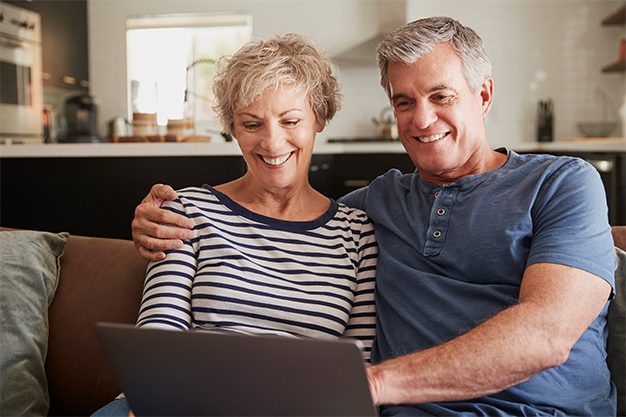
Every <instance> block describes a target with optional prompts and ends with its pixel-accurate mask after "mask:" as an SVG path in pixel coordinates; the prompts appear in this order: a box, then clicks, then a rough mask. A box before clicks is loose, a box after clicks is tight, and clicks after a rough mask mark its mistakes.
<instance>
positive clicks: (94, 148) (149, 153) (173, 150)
mask: <svg viewBox="0 0 626 417" xmlns="http://www.w3.org/2000/svg"><path fill="white" fill-rule="evenodd" d="M491 146H492V147H494V148H495V147H499V146H498V145H497V144H495V145H494V144H491ZM507 147H508V148H509V149H512V150H514V151H516V152H546V153H549V152H626V139H625V138H602V139H574V140H567V141H557V142H522V143H517V144H508V145H507ZM403 152H405V151H404V148H403V147H402V144H401V143H400V142H342V143H322V142H320V143H316V145H315V148H314V150H313V153H314V154H342V153H403ZM239 155H241V151H240V150H239V147H238V146H237V144H236V143H235V142H221V143H210V142H189V143H184V142H181V143H175V142H163V143H55V144H34V145H27V144H15V145H0V157H2V158H88V157H168V156H239Z"/></svg>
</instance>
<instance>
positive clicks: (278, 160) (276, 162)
mask: <svg viewBox="0 0 626 417" xmlns="http://www.w3.org/2000/svg"><path fill="white" fill-rule="evenodd" d="M290 156H291V153H288V154H287V155H285V156H281V157H279V158H267V157H265V156H262V157H261V158H263V162H265V163H266V164H268V165H280V164H282V163H283V162H285V161H286V160H287V159H289V157H290Z"/></svg>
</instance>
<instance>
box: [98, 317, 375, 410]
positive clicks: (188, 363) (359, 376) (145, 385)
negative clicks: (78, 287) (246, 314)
mask: <svg viewBox="0 0 626 417" xmlns="http://www.w3.org/2000/svg"><path fill="white" fill-rule="evenodd" d="M95 332H96V335H97V337H98V339H99V341H100V344H101V345H102V348H103V350H104V353H105V355H106V357H107V359H108V360H109V363H110V365H111V367H112V369H113V372H114V373H115V376H116V378H117V381H118V383H119V385H120V387H121V388H122V390H123V391H124V393H125V395H126V398H127V400H128V402H129V405H130V407H131V409H132V410H133V412H134V413H135V415H137V416H148V415H151V416H158V415H161V416H162V415H170V416H173V415H176V416H183V415H187V416H191V415H194V416H200V415H205V416H235V415H236V416H252V415H255V416H295V415H298V416H305V415H310V416H313V415H315V416H325V415H333V416H349V415H353V416H375V415H376V410H375V407H374V406H373V404H372V398H371V395H370V392H369V385H368V382H367V377H366V374H365V367H364V364H363V360H362V356H361V351H360V349H359V348H358V347H357V345H356V344H354V343H351V342H349V341H323V340H315V339H291V338H284V337H276V336H246V335H240V334H231V333H227V334H225V333H221V332H204V331H187V332H179V331H167V330H155V329H142V328H136V327H134V326H131V325H124V324H110V323H98V324H96V325H95Z"/></svg>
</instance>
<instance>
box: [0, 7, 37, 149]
mask: <svg viewBox="0 0 626 417" xmlns="http://www.w3.org/2000/svg"><path fill="white" fill-rule="evenodd" d="M41 61H42V53H41V17H40V15H39V14H38V13H35V12H31V11H30V10H25V9H22V8H21V7H16V6H13V5H11V4H7V3H3V2H0V142H2V143H10V142H13V143H41V142H43V80H42V74H41V72H42V68H41V66H42V63H41Z"/></svg>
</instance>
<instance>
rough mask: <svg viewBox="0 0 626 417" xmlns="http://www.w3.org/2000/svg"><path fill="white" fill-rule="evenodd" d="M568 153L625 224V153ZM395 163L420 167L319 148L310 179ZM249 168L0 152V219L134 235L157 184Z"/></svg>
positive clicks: (357, 178)
mask: <svg viewBox="0 0 626 417" xmlns="http://www.w3.org/2000/svg"><path fill="white" fill-rule="evenodd" d="M568 155H572V156H578V157H581V158H583V159H585V160H587V161H589V162H590V163H591V164H592V165H594V166H595V167H596V169H598V172H600V176H601V177H602V181H603V183H604V186H605V190H606V193H607V201H608V205H609V221H610V223H611V225H624V224H626V207H625V206H626V190H625V187H626V166H625V160H626V157H625V155H626V154H625V153H577V154H572V153H569V154H568ZM391 168H397V169H399V170H400V171H402V172H403V173H411V172H413V171H414V170H415V167H414V165H413V162H412V161H411V159H410V158H409V157H408V155H407V154H405V153H389V154H355V153H353V154H334V155H323V154H322V155H320V154H315V155H313V157H312V159H311V166H310V168H309V180H310V183H311V185H312V186H313V187H314V188H315V189H317V190H318V191H320V192H321V193H322V194H324V195H326V196H328V197H331V198H333V199H338V198H339V197H341V196H343V195H345V194H347V193H349V192H350V191H353V190H355V189H357V188H360V187H363V186H366V185H368V184H369V183H370V182H371V181H372V180H374V179H375V178H376V177H377V176H379V175H381V174H384V173H385V172H387V171H388V170H390V169H391ZM245 172H246V165H245V162H244V160H243V158H242V157H241V156H210V157H209V156H202V157H191V156H188V157H115V158H111V157H90V158H2V159H1V160H0V192H1V199H0V225H1V226H4V227H14V228H23V229H34V230H47V231H54V232H61V231H67V232H70V233H72V234H78V235H86V236H99V237H115V238H125V239H130V238H131V228H130V227H131V226H130V224H131V222H132V219H133V217H134V210H135V207H136V206H137V205H138V204H139V203H140V202H141V200H142V199H143V198H144V197H145V196H146V195H147V194H148V192H149V191H150V188H151V187H152V185H154V184H156V183H164V184H169V185H171V186H172V187H174V189H179V188H183V187H187V186H202V185H203V184H210V185H218V184H222V183H225V182H228V181H232V180H234V179H236V178H239V177H241V176H242V175H243V174H244V173H245Z"/></svg>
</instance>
